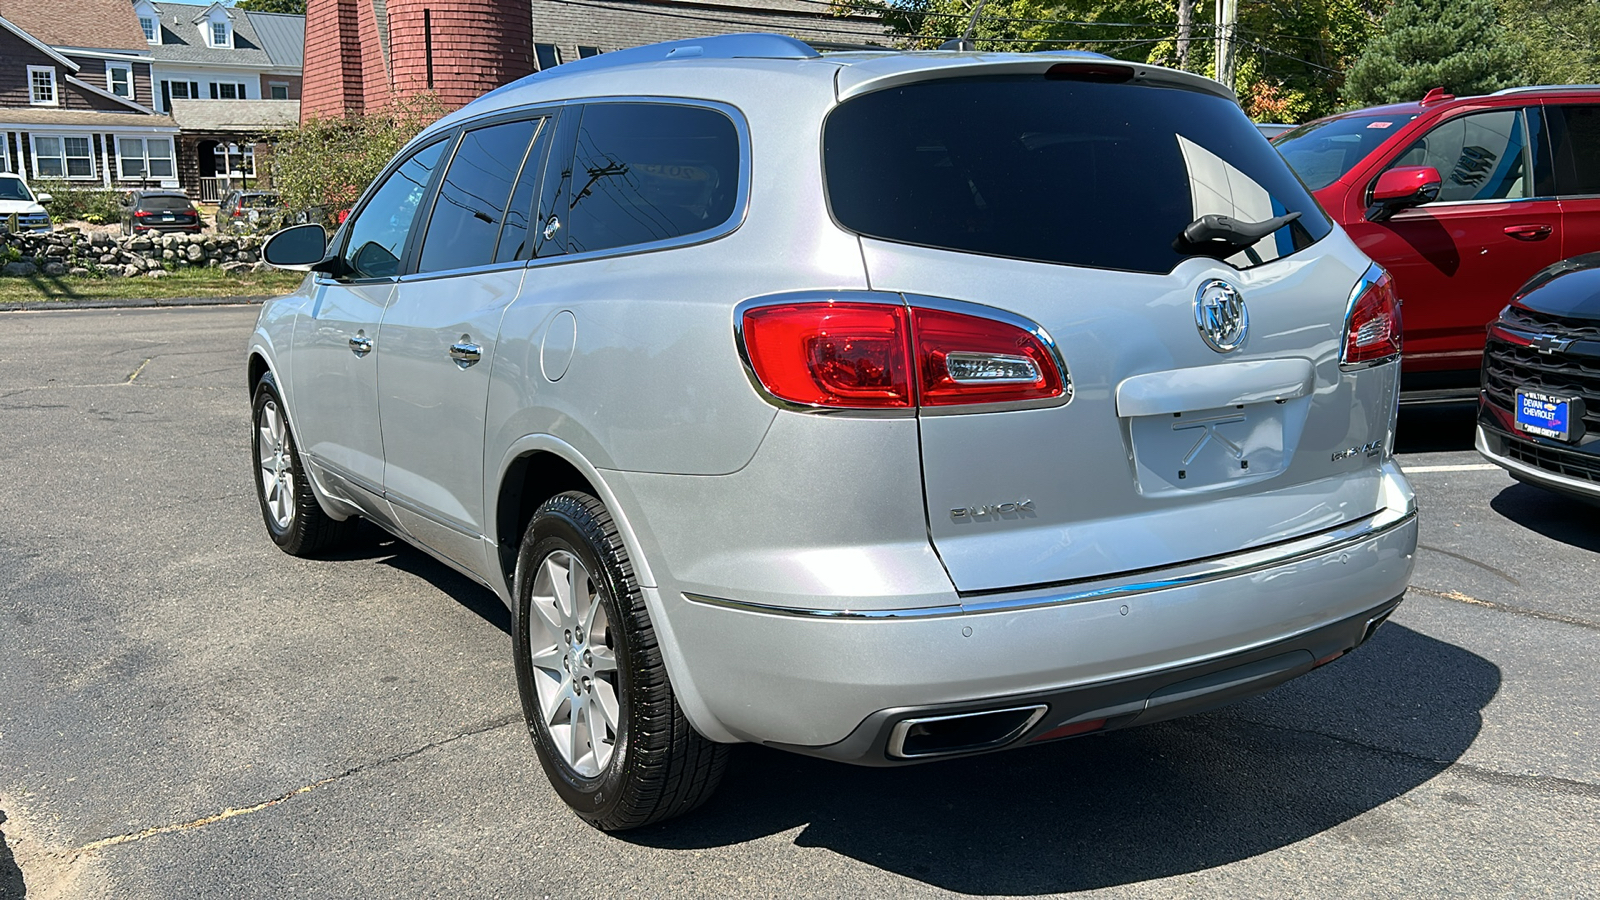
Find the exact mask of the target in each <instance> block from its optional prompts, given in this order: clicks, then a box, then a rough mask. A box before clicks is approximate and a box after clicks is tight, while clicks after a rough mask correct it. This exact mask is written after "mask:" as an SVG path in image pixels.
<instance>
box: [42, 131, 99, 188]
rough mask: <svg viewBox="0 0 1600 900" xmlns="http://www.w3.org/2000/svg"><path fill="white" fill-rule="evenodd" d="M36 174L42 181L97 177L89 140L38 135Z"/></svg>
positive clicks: (70, 136)
mask: <svg viewBox="0 0 1600 900" xmlns="http://www.w3.org/2000/svg"><path fill="white" fill-rule="evenodd" d="M33 174H34V175H35V176H36V177H38V178H93V177H94V154H93V153H92V152H91V150H90V142H89V138H87V137H78V136H72V135H57V134H36V135H34V136H33Z"/></svg>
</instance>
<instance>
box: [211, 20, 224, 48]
mask: <svg viewBox="0 0 1600 900" xmlns="http://www.w3.org/2000/svg"><path fill="white" fill-rule="evenodd" d="M211 46H213V47H226V46H228V23H227V22H212V23H211Z"/></svg>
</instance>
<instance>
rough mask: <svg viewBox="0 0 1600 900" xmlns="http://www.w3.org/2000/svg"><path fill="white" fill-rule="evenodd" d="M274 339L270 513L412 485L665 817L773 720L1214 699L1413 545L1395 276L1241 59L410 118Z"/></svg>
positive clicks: (777, 85) (363, 507) (890, 724)
mask: <svg viewBox="0 0 1600 900" xmlns="http://www.w3.org/2000/svg"><path fill="white" fill-rule="evenodd" d="M265 252H266V257H267V259H268V260H269V261H271V262H273V263H275V264H278V265H282V266H285V267H296V266H298V267H300V268H307V269H310V270H311V274H310V275H309V277H308V278H307V280H306V282H305V284H304V285H303V286H302V288H301V289H300V290H299V291H298V292H296V293H294V294H292V295H289V296H287V297H283V298H280V299H277V300H274V301H271V302H269V303H267V304H266V306H265V307H264V308H263V310H262V312H261V319H260V323H259V325H258V327H257V329H256V331H255V334H254V337H253V338H252V340H251V343H250V350H249V380H250V386H251V390H252V391H253V392H254V421H255V438H254V452H255V458H256V463H257V467H258V471H259V476H260V477H259V479H258V483H259V486H260V491H261V496H260V499H261V508H262V512H263V515H264V517H265V520H266V525H267V529H268V531H269V532H270V534H271V535H272V538H273V539H274V540H275V541H276V542H277V543H278V544H279V545H280V546H281V547H282V548H283V549H284V550H286V551H287V552H289V553H293V554H297V555H310V554H314V553H317V552H319V551H323V550H326V549H327V548H329V547H330V546H331V545H333V544H334V543H335V542H337V541H339V540H340V539H342V538H344V537H345V536H346V535H347V534H348V533H349V525H350V523H351V522H352V521H353V520H354V519H355V518H356V517H361V518H365V519H368V520H370V521H372V522H375V523H377V524H379V525H381V526H382V527H384V528H386V529H388V530H390V531H392V532H394V533H395V534H397V535H400V536H401V537H403V538H405V539H406V540H408V541H411V542H412V543H415V544H416V545H417V546H419V547H422V548H423V549H425V550H427V551H428V552H429V553H431V554H433V555H435V556H437V557H438V558H439V559H441V560H443V561H445V562H446V563H448V564H450V565H451V566H454V567H455V568H457V569H459V570H461V571H462V572H465V573H467V574H468V575H470V576H472V577H473V578H475V579H477V580H479V581H481V582H482V583H483V584H484V585H485V586H487V587H488V588H489V589H490V590H493V591H494V592H495V593H496V594H497V595H499V596H500V598H501V599H502V600H503V601H504V602H505V603H506V604H507V605H508V606H509V607H510V608H511V609H512V610H513V619H514V622H515V627H514V641H513V643H514V652H515V654H516V670H517V679H518V687H519V689H520V692H521V697H522V704H523V708H524V711H525V713H526V715H527V722H528V730H529V733H530V734H531V736H532V738H533V743H534V745H535V747H536V748H537V750H538V754H539V758H540V760H541V761H542V763H543V765H544V768H545V770H546V772H547V773H548V774H549V776H550V780H551V781H552V783H553V784H554V785H555V788H556V790H557V791H558V792H559V793H560V795H561V796H562V798H563V799H564V800H566V802H567V803H568V804H570V805H571V806H572V808H573V809H574V810H576V811H577V813H578V814H579V815H580V816H582V817H583V818H584V819H586V820H588V821H589V822H591V823H593V824H595V825H596V826H598V827H600V828H605V829H622V828H630V827H634V826H638V825H643V824H645V823H648V822H654V821H658V820H660V819H664V818H667V817H670V816H674V815H678V814H681V813H683V812H685V811H687V810H689V809H692V808H694V807H695V806H696V805H698V804H700V803H701V802H703V801H704V800H705V799H706V797H707V796H708V795H709V794H710V793H711V791H712V790H713V788H714V787H715V785H716V783H717V781H718V779H719V777H720V775H721V773H722V769H723V766H724V761H725V759H726V748H727V745H728V744H730V743H733V742H738V741H753V742H760V743H763V744H767V745H770V746H774V747H781V748H784V749H787V750H792V751H794V752H797V753H805V754H810V755H813V756H819V757H824V758H827V759H834V760H840V761H845V762H852V763H859V764H863V765H894V764H904V763H911V762H920V761H925V760H933V759H939V758H944V757H952V756H958V755H965V754H973V753H980V752H984V751H990V750H997V749H1001V748H1007V747H1018V746H1023V745H1029V744H1036V743H1039V742H1043V741H1051V740H1057V739H1061V738H1067V737H1072V736H1076V735H1083V734H1090V733H1096V732H1105V731H1110V730H1113V729H1119V728H1124V727H1127V726H1130V725H1136V724H1144V723H1147V722H1153V721H1158V720H1161V719H1165V718H1169V717H1172V716H1177V715H1183V714H1187V713H1191V712H1195V711H1197V710H1202V709H1206V708H1210V707H1213V706H1216V705H1219V704H1222V703H1226V702H1229V701H1232V700H1235V699H1237V698H1240V697H1243V696H1248V695H1250V694H1254V693H1257V692H1260V691H1264V690H1267V689H1269V688H1271V687H1273V686H1274V685H1277V684H1279V683H1281V682H1283V681H1286V680H1288V679H1290V678H1293V677H1295V676H1297V675H1300V674H1302V673H1305V672H1308V671H1310V670H1311V669H1312V668H1314V667H1316V666H1320V665H1322V664H1324V663H1327V662H1330V661H1332V660H1334V659H1337V658H1338V657H1339V656H1341V655H1342V654H1344V653H1348V652H1349V651H1350V650H1351V649H1353V648H1354V647H1356V646H1357V645H1359V644H1360V643H1361V642H1363V641H1365V640H1366V639H1367V638H1368V637H1370V636H1371V634H1372V633H1373V631H1374V629H1375V628H1377V626H1378V625H1379V623H1381V622H1382V621H1383V620H1384V618H1385V617H1386V616H1388V615H1389V613H1390V612H1391V611H1392V610H1393V609H1394V607H1395V605H1396V604H1397V603H1398V602H1399V599H1400V596H1401V594H1402V593H1403V592H1404V590H1405V587H1406V583H1407V579H1408V578H1409V577H1410V574H1411V569H1412V564H1413V553H1414V550H1415V547H1416V542H1417V525H1416V513H1415V504H1414V501H1413V498H1412V493H1411V490H1410V488H1409V487H1408V485H1407V484H1406V481H1405V479H1404V477H1403V476H1402V475H1401V473H1400V471H1399V469H1398V467H1397V466H1396V465H1395V463H1394V461H1393V460H1392V458H1391V452H1392V449H1393V440H1394V416H1395V410H1396V388H1397V384H1398V377H1399V366H1398V362H1397V359H1398V353H1399V349H1400V347H1399V334H1400V328H1399V326H1400V321H1399V303H1398V300H1397V299H1396V297H1395V296H1394V294H1393V291H1392V290H1391V289H1390V287H1389V280H1388V277H1387V275H1385V274H1384V273H1383V271H1382V270H1380V269H1377V268H1376V267H1374V266H1372V265H1371V263H1370V262H1369V260H1368V259H1367V258H1366V257H1365V256H1363V255H1362V253H1361V251H1360V250H1358V249H1357V248H1356V247H1355V246H1354V245H1353V244H1352V243H1351V242H1350V241H1349V240H1348V239H1347V238H1346V237H1345V235H1344V234H1343V232H1341V231H1340V230H1339V229H1338V228H1336V227H1335V226H1334V225H1332V224H1331V223H1330V222H1329V221H1328V219H1327V218H1326V217H1325V216H1324V215H1323V214H1322V212H1321V211H1320V210H1319V209H1318V207H1317V205H1316V203H1315V202H1314V201H1313V200H1312V199H1311V197H1310V196H1309V195H1308V194H1307V193H1306V191H1305V189H1304V188H1303V187H1302V186H1301V184H1300V182H1299V181H1298V180H1297V179H1296V178H1295V176H1294V175H1293V174H1292V173H1291V172H1290V171H1289V169H1288V168H1287V167H1286V166H1285V165H1284V163H1283V161H1282V160H1281V159H1280V158H1279V157H1278V155H1277V154H1276V153H1275V152H1273V150H1272V148H1271V147H1270V146H1269V145H1268V144H1267V142H1266V140H1265V139H1263V138H1262V137H1261V135H1260V134H1259V133H1258V132H1257V131H1256V129H1255V128H1254V127H1253V126H1252V125H1251V123H1250V122H1249V120H1248V119H1246V118H1245V116H1244V115H1243V114H1242V113H1241V112H1240V110H1239V108H1238V106H1237V104H1236V103H1235V102H1234V99H1233V97H1232V96H1230V95H1229V94H1228V93H1227V92H1226V91H1224V90H1223V89H1222V88H1221V87H1220V86H1218V85H1217V84H1216V83H1214V82H1211V81H1209V80H1206V79H1204V78H1201V77H1198V76H1195V75H1191V74H1186V73H1183V72H1176V71H1169V70H1166V69H1161V68H1156V67H1151V66H1145V65H1135V64H1129V63H1123V62H1117V61H1114V60H1110V59H1107V58H1105V57H1100V56H1095V55H1092V54H1073V53H1040V54H989V53H961V52H920V53H895V52H881V53H868V52H862V53H854V52H852V53H839V54H830V55H826V56H823V55H819V54H818V53H816V52H815V51H814V50H812V49H811V48H810V47H808V46H806V45H804V44H801V43H798V42H796V41H793V40H790V39H788V38H783V37H778V36H774V35H742V36H728V37H718V38H706V39H703V40H695V41H680V42H675V43H669V44H658V45H654V46H650V47H641V48H637V49H633V50H626V51H620V52H616V53H608V54H606V55H604V56H598V57H593V58H590V59H586V60H581V61H577V62H573V63H568V64H566V65H563V66H561V67H559V68H557V69H554V70H552V71H549V72H542V73H540V74H538V75H535V76H532V77H531V78H527V79H524V80H522V81H519V82H516V83H514V84H511V85H508V86H506V87H504V88H501V89H499V90H496V91H494V92H493V93H490V94H489V95H487V96H485V97H483V98H481V99H480V100H478V101H476V102H474V103H472V104H470V105H468V106H467V107H465V108H463V109H461V110H459V111H457V112H455V113H453V114H451V115H449V116H447V117H446V118H444V119H443V120H441V121H439V122H438V123H437V124H435V125H433V126H432V127H430V128H429V129H427V130H426V131H425V132H424V133H423V134H422V135H420V136H419V137H418V138H417V139H416V140H415V141H413V142H412V143H411V144H410V145H409V146H408V147H407V148H406V149H405V150H404V151H403V152H402V153H401V154H400V155H399V156H398V157H397V158H396V160H395V161H394V162H393V164H392V165H391V166H390V167H389V169H388V170H387V171H386V172H384V173H383V175H382V176H381V177H379V178H378V179H377V180H376V182H375V183H374V184H373V185H372V187H371V188H370V189H369V190H368V191H367V193H366V195H365V196H364V197H363V198H362V200H361V202H360V203H359V204H358V205H357V206H356V207H355V211H354V213H353V215H352V216H351V217H350V219H349V221H348V222H346V223H345V224H344V225H343V226H342V227H341V228H340V229H339V231H338V232H337V233H336V234H335V235H334V236H333V238H332V240H331V242H330V243H327V245H326V247H325V246H324V237H323V232H322V231H321V229H320V227H318V226H301V227H298V228H292V229H289V230H286V231H283V232H280V233H279V234H278V235H277V236H276V237H275V238H273V240H272V241H271V242H270V243H269V244H268V245H267V247H266V250H265Z"/></svg>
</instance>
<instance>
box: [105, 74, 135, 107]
mask: <svg viewBox="0 0 1600 900" xmlns="http://www.w3.org/2000/svg"><path fill="white" fill-rule="evenodd" d="M106 88H107V89H108V90H110V91H111V93H113V94H116V95H117V96H118V97H128V98H130V99H131V98H132V97H133V69H132V68H130V67H128V66H106Z"/></svg>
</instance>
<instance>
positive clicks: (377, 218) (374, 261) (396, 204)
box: [344, 141, 445, 278]
mask: <svg viewBox="0 0 1600 900" xmlns="http://www.w3.org/2000/svg"><path fill="white" fill-rule="evenodd" d="M444 146H445V142H444V141H438V142H436V143H433V144H429V145H428V146H426V147H423V148H422V149H421V150H418V151H417V152H416V153H414V154H412V156H411V158H410V159H408V160H406V161H405V163H404V164H402V165H401V166H400V168H398V169H395V170H394V171H393V172H391V173H390V174H389V177H388V178H387V179H385V180H384V182H383V184H382V185H380V186H379V187H378V189H377V190H376V191H374V192H373V194H372V199H371V200H369V201H367V204H366V206H363V207H362V208H361V212H360V213H357V214H356V217H355V218H354V219H353V220H352V221H351V222H350V224H349V236H348V237H347V238H346V239H345V245H344V261H345V265H346V267H347V268H348V269H349V271H350V274H351V277H354V278H392V277H394V276H395V275H398V274H399V273H400V257H401V256H402V255H403V254H404V253H405V249H406V236H407V235H408V234H410V233H411V224H412V222H414V221H415V220H416V217H417V207H418V206H420V205H421V204H422V195H423V193H424V192H425V191H426V190H427V189H428V182H429V180H431V179H432V178H433V170H434V169H435V168H437V167H438V165H439V157H440V155H441V154H443V153H444Z"/></svg>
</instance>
